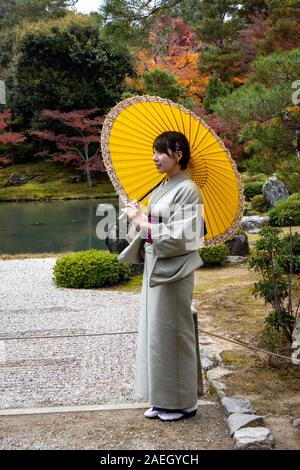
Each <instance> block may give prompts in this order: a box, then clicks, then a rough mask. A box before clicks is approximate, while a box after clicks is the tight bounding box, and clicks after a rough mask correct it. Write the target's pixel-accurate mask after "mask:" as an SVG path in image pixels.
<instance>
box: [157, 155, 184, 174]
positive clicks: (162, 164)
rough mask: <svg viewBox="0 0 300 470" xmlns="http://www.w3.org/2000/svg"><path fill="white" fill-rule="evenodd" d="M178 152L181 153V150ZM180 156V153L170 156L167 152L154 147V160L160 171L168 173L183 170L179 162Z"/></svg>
mask: <svg viewBox="0 0 300 470" xmlns="http://www.w3.org/2000/svg"><path fill="white" fill-rule="evenodd" d="M177 153H178V154H179V153H180V154H181V152H177ZM179 157H180V156H179V155H178V156H176V155H175V156H174V157H173V156H172V157H170V156H169V155H168V154H167V153H161V152H158V151H157V150H155V149H154V155H153V161H154V164H155V166H156V169H157V171H158V173H167V175H172V174H174V172H175V173H178V171H180V170H181V167H180V165H179V163H177V159H179Z"/></svg>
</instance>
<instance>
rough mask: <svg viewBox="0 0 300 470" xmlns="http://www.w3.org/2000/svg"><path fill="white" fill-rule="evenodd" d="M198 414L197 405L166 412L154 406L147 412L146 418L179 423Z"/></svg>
mask: <svg viewBox="0 0 300 470" xmlns="http://www.w3.org/2000/svg"><path fill="white" fill-rule="evenodd" d="M196 414H197V403H196V404H195V405H193V406H190V407H188V408H183V409H181V410H166V409H164V408H159V407H158V406H152V407H151V408H149V409H148V410H147V411H145V413H144V416H146V418H150V419H153V418H159V419H161V420H162V421H178V420H179V419H186V418H191V417H192V416H195V415H196Z"/></svg>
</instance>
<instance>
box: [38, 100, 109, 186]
mask: <svg viewBox="0 0 300 470" xmlns="http://www.w3.org/2000/svg"><path fill="white" fill-rule="evenodd" d="M98 111H99V110H98V108H93V109H81V110H74V111H70V112H67V113H63V112H60V111H58V110H51V109H44V110H43V111H42V112H41V117H42V119H44V120H47V121H50V120H54V121H59V122H60V123H62V124H63V125H64V126H66V127H67V128H70V129H71V130H72V132H71V134H69V133H68V132H67V130H66V132H65V133H60V134H59V133H56V132H54V131H52V130H50V129H44V130H40V131H32V132H30V135H32V136H34V137H39V138H40V139H44V140H47V141H49V142H54V143H55V144H56V149H57V151H56V152H54V153H50V152H49V151H47V150H43V151H42V152H38V153H36V154H35V155H36V156H37V157H46V156H49V157H51V158H52V159H53V160H54V161H60V162H63V163H64V164H65V165H67V164H69V163H72V164H75V166H76V168H77V169H78V170H80V171H83V172H85V173H86V175H87V181H88V185H89V186H92V178H91V173H92V172H95V173H96V172H104V171H105V167H104V164H103V161H102V159H101V158H100V156H99V152H100V128H101V125H102V124H103V121H104V116H97V115H96V114H97V113H98ZM95 144H98V145H97V148H96V150H95Z"/></svg>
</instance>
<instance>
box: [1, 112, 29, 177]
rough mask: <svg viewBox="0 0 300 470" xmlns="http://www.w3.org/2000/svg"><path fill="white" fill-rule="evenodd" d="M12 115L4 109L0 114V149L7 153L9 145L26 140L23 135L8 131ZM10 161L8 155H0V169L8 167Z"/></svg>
mask: <svg viewBox="0 0 300 470" xmlns="http://www.w3.org/2000/svg"><path fill="white" fill-rule="evenodd" d="M11 117H12V113H11V110H10V109H5V110H4V111H2V113H0V149H1V150H4V151H5V152H9V148H10V146H11V145H18V144H20V143H21V142H24V140H26V137H25V135H23V134H20V133H18V132H12V131H10V130H8V129H9V121H10V120H11ZM11 162H12V159H11V157H10V156H9V155H5V156H1V155H0V169H1V168H4V167H5V166H8V165H10V164H11Z"/></svg>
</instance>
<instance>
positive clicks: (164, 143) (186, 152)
mask: <svg viewBox="0 0 300 470" xmlns="http://www.w3.org/2000/svg"><path fill="white" fill-rule="evenodd" d="M153 148H154V149H155V150H157V152H159V153H166V154H167V155H169V157H173V152H178V151H179V150H180V151H181V152H182V157H181V159H180V160H179V165H180V166H181V168H182V169H183V170H185V169H186V168H187V166H188V163H189V160H190V157H191V152H190V145H189V142H188V140H187V138H186V136H185V135H184V134H182V133H181V132H175V131H167V132H163V133H162V134H160V135H159V136H158V137H156V139H155V141H154V143H153Z"/></svg>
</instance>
